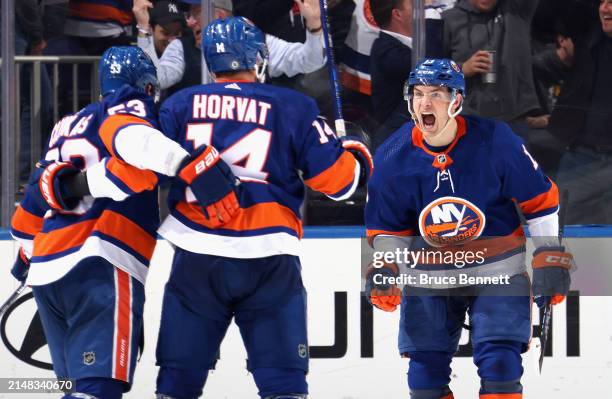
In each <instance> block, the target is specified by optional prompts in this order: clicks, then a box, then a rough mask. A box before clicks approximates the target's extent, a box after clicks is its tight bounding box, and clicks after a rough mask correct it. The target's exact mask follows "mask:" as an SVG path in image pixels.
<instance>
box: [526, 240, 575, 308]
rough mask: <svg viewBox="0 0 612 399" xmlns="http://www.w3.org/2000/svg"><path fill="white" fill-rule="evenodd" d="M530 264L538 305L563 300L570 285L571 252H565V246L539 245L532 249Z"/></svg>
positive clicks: (534, 293)
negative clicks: (539, 246)
mask: <svg viewBox="0 0 612 399" xmlns="http://www.w3.org/2000/svg"><path fill="white" fill-rule="evenodd" d="M531 266H532V268H533V283H532V287H533V297H534V300H535V302H536V303H537V304H538V307H540V308H542V307H544V306H546V305H548V304H549V303H551V304H553V305H556V304H558V303H561V302H563V300H564V299H565V297H566V296H567V293H568V291H569V286H570V274H569V271H570V269H571V268H572V267H573V266H574V257H573V256H572V254H570V253H568V252H565V247H541V248H538V249H536V250H535V251H534V253H533V260H532V262H531Z"/></svg>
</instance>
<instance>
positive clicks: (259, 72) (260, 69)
mask: <svg viewBox="0 0 612 399" xmlns="http://www.w3.org/2000/svg"><path fill="white" fill-rule="evenodd" d="M267 68H268V60H267V59H266V58H264V60H263V62H262V63H260V64H257V65H256V66H255V75H256V76H257V80H258V81H259V83H264V82H265V81H266V69H267Z"/></svg>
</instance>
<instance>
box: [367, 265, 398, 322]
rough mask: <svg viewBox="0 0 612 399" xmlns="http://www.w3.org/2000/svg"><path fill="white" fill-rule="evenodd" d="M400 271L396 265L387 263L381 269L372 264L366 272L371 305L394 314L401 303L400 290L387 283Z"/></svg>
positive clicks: (368, 296)
mask: <svg viewBox="0 0 612 399" xmlns="http://www.w3.org/2000/svg"><path fill="white" fill-rule="evenodd" d="M398 273H399V270H398V268H397V265H395V264H394V263H385V265H384V266H383V267H381V268H375V267H374V266H372V265H371V264H370V265H369V266H368V271H367V272H366V276H365V277H366V287H365V288H366V297H367V298H368V302H370V304H372V305H374V306H376V307H377V308H378V309H380V310H384V311H385V312H393V311H394V310H395V309H396V308H397V305H399V304H400V302H401V299H402V298H401V294H402V292H401V291H400V289H399V288H397V287H396V286H395V284H389V283H388V282H387V281H385V280H386V279H387V278H389V277H397V275H398Z"/></svg>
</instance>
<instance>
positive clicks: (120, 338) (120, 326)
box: [113, 269, 132, 381]
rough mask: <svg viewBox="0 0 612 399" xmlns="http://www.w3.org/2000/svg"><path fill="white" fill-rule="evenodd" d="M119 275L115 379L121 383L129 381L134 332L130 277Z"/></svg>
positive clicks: (118, 271)
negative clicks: (132, 330) (132, 328)
mask: <svg viewBox="0 0 612 399" xmlns="http://www.w3.org/2000/svg"><path fill="white" fill-rule="evenodd" d="M115 271H116V273H117V282H116V284H117V285H116V288H115V289H116V291H115V295H117V298H116V305H115V306H116V307H117V308H116V309H115V312H117V319H116V323H117V324H116V325H115V329H116V331H115V333H116V341H115V373H114V374H115V375H114V376H113V378H115V379H117V380H121V381H128V368H129V364H130V358H129V353H130V344H131V342H130V341H131V337H132V332H131V331H130V330H131V327H132V321H131V317H132V309H131V294H132V293H131V290H130V275H129V274H128V273H126V272H124V271H123V270H121V269H115Z"/></svg>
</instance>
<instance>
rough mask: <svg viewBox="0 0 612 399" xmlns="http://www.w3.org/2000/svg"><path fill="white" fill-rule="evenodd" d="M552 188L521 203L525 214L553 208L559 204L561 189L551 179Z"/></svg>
mask: <svg viewBox="0 0 612 399" xmlns="http://www.w3.org/2000/svg"><path fill="white" fill-rule="evenodd" d="M550 184H551V187H550V189H549V190H548V191H547V192H545V193H542V194H540V195H538V196H536V197H534V198H532V199H530V200H527V201H523V202H521V203H519V205H520V207H521V210H522V211H523V213H524V214H526V215H529V214H531V213H536V212H540V211H543V210H545V209H549V208H553V207H556V206H558V205H559V189H558V188H557V185H556V184H555V182H554V181H552V180H551V181H550Z"/></svg>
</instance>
